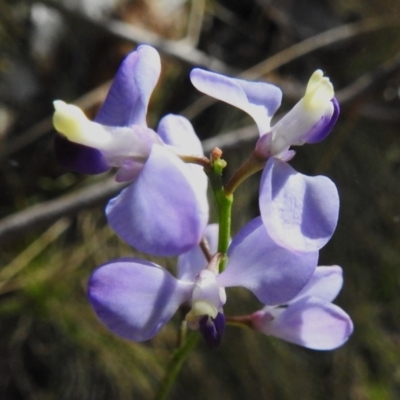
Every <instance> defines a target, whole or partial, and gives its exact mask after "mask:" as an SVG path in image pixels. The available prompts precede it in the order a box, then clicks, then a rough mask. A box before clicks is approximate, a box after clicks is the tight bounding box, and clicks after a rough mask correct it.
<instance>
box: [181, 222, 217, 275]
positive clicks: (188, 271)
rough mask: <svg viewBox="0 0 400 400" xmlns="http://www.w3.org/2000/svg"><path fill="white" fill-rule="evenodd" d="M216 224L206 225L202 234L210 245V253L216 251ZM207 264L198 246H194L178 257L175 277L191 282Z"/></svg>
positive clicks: (212, 253)
mask: <svg viewBox="0 0 400 400" xmlns="http://www.w3.org/2000/svg"><path fill="white" fill-rule="evenodd" d="M218 230H219V227H218V224H210V225H208V226H207V228H206V230H205V232H204V236H205V238H206V240H207V243H208V245H209V247H210V253H211V255H214V254H215V253H216V252H217V247H218ZM206 266H207V259H206V257H205V256H204V253H203V251H202V250H201V248H200V246H196V247H194V248H193V249H191V250H190V251H188V252H187V253H185V254H182V255H180V256H179V257H178V267H177V268H178V272H177V277H178V279H181V280H183V281H189V282H193V281H194V280H195V278H196V276H197V275H198V274H199V273H200V271H201V270H203V269H204V268H205V267H206Z"/></svg>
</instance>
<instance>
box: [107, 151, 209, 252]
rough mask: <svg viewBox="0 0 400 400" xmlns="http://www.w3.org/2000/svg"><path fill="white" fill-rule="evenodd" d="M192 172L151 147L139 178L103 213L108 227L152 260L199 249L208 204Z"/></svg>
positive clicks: (170, 153)
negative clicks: (155, 257)
mask: <svg viewBox="0 0 400 400" xmlns="http://www.w3.org/2000/svg"><path fill="white" fill-rule="evenodd" d="M193 180H194V177H193V174H192V173H191V170H190V169H189V168H188V167H187V165H186V164H185V163H184V162H183V161H181V160H180V159H179V158H178V157H177V156H176V155H174V154H173V153H172V152H170V151H169V150H168V149H165V148H164V147H162V146H159V145H154V146H153V148H152V151H151V153H150V156H149V159H148V160H147V162H146V163H145V164H144V166H143V169H142V171H141V173H140V174H139V176H138V178H137V179H136V180H135V181H134V182H133V183H132V184H131V185H130V186H128V187H127V188H126V189H124V190H123V191H122V192H121V193H120V194H119V195H118V196H117V197H115V198H114V199H112V200H111V201H110V202H109V203H108V205H107V208H106V215H107V219H108V222H109V224H110V225H111V227H112V228H113V229H114V230H115V232H117V234H118V235H119V236H121V237H122V238H123V239H124V240H126V241H127V242H128V243H129V244H130V245H131V246H133V247H135V248H136V249H138V250H140V251H143V252H145V253H148V254H152V255H156V256H174V255H179V254H182V253H185V252H187V251H189V250H190V249H191V248H192V247H194V246H196V245H198V244H199V243H200V239H201V235H202V234H203V232H204V229H205V227H206V225H207V220H208V202H207V194H206V192H205V191H204V190H199V188H198V186H197V185H196V183H195V182H193Z"/></svg>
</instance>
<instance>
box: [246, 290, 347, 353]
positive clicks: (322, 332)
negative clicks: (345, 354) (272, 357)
mask: <svg viewBox="0 0 400 400" xmlns="http://www.w3.org/2000/svg"><path fill="white" fill-rule="evenodd" d="M253 323H254V327H255V328H256V329H257V330H260V331H261V332H263V333H265V334H267V335H271V336H276V337H278V338H280V339H283V340H286V341H288V342H291V343H296V344H298V345H300V346H303V347H307V348H309V349H314V350H332V349H335V348H336V347H339V346H341V345H342V344H343V343H345V342H346V341H347V339H348V338H349V336H350V335H351V333H352V332H353V323H352V321H351V319H350V317H349V316H348V315H347V314H346V313H345V312H344V311H343V310H342V309H341V308H340V307H338V306H336V305H334V304H332V303H330V302H329V301H326V300H324V299H318V298H316V297H302V298H301V299H299V300H298V301H296V302H295V303H293V304H290V305H289V307H287V308H284V309H282V311H281V312H280V313H277V314H276V315H275V316H271V314H269V312H268V310H267V311H263V310H262V311H258V312H256V313H255V314H253Z"/></svg>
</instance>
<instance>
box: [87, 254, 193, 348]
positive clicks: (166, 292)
mask: <svg viewBox="0 0 400 400" xmlns="http://www.w3.org/2000/svg"><path fill="white" fill-rule="evenodd" d="M193 286H194V284H193V283H190V282H182V281H179V280H177V279H175V278H174V277H173V276H172V275H171V274H170V273H169V272H168V271H166V270H165V269H163V268H161V267H159V266H158V265H155V264H153V263H150V262H147V261H143V260H139V259H120V260H115V261H113V262H109V263H107V264H105V265H103V266H102V267H100V268H98V269H96V270H95V271H94V272H93V274H92V276H91V277H90V280H89V283H88V296H89V300H90V303H91V305H92V307H93V309H94V310H95V312H96V314H97V316H98V317H99V318H100V319H101V321H102V322H103V323H104V324H105V325H106V326H107V328H109V329H110V330H111V331H112V332H114V333H115V334H117V335H118V336H121V337H123V338H125V339H129V340H134V341H143V340H148V339H150V338H151V337H153V336H154V335H155V334H156V333H157V332H158V331H159V330H160V329H161V328H162V327H163V326H164V324H165V323H166V322H168V321H169V320H170V319H171V317H172V316H173V315H174V314H175V312H176V310H177V309H178V307H179V306H180V305H181V304H182V303H184V302H185V301H187V300H189V299H190V296H191V293H192V290H193Z"/></svg>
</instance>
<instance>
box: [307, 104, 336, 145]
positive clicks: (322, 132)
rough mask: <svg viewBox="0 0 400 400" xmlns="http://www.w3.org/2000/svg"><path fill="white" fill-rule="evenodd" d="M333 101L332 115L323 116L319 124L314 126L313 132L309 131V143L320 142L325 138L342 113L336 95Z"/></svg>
mask: <svg viewBox="0 0 400 400" xmlns="http://www.w3.org/2000/svg"><path fill="white" fill-rule="evenodd" d="M331 102H332V104H333V114H332V116H331V117H330V118H327V117H325V116H323V117H322V118H321V120H320V121H319V122H318V124H317V125H316V126H314V127H313V128H312V130H311V132H309V133H308V135H307V137H308V139H307V143H318V142H320V141H322V140H324V139H325V138H326V137H327V136H328V135H329V133H330V132H331V130H332V128H333V127H334V125H335V124H336V121H337V120H338V118H339V114H340V107H339V103H338V101H337V100H336V97H334V98H333V99H332V100H331Z"/></svg>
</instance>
